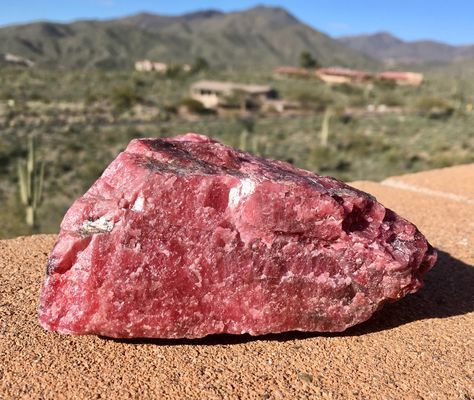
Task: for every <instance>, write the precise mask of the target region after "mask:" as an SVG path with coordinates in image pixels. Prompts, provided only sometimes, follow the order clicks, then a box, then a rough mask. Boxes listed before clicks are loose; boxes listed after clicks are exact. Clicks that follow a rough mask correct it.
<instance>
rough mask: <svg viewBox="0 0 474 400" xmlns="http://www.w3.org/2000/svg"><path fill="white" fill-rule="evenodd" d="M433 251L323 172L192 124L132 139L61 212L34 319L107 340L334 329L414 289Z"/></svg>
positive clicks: (412, 230) (413, 231)
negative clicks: (268, 156)
mask: <svg viewBox="0 0 474 400" xmlns="http://www.w3.org/2000/svg"><path fill="white" fill-rule="evenodd" d="M435 259H436V253H435V251H434V250H433V249H432V247H431V246H430V245H429V243H428V242H427V241H426V239H425V238H424V237H423V235H422V234H421V233H420V232H419V231H418V230H417V228H416V227H415V226H414V225H413V224H411V223H410V222H408V221H406V220H404V219H403V218H401V217H399V216H398V215H396V214H395V213H394V212H393V211H390V210H388V209H386V208H384V207H383V206H382V205H381V204H379V203H378V202H377V201H376V200H375V199H374V198H373V197H372V196H370V195H368V194H366V193H364V192H361V191H359V190H356V189H354V188H351V187H350V186H348V185H345V184H344V183H342V182H339V181H337V180H336V179H334V178H329V177H320V176H318V175H315V174H313V173H311V172H308V171H304V170H301V169H297V168H294V167H293V166H291V165H289V164H286V163H284V162H280V161H273V160H265V159H262V158H258V157H256V156H253V155H251V154H248V153H245V152H241V151H238V150H235V149H232V148H231V147H228V146H225V145H223V144H221V143H219V142H216V141H214V140H212V139H209V138H207V137H205V136H200V135H196V134H187V135H184V136H179V137H176V138H170V139H140V140H133V141H132V142H131V143H130V144H129V146H128V147H127V149H126V151H125V152H123V153H121V154H120V155H119V156H118V157H117V158H116V159H115V160H114V161H113V162H112V163H111V164H110V165H109V167H108V168H107V169H106V170H105V172H104V174H103V175H102V177H101V178H100V179H99V180H98V181H97V182H95V183H94V185H93V186H92V187H91V188H90V189H89V191H88V192H87V193H86V194H85V195H84V196H83V197H82V198H80V199H79V200H77V201H76V202H75V203H74V204H73V205H72V207H71V208H70V209H69V211H68V212H67V214H66V216H65V217H64V220H63V222H62V225H61V232H60V235H59V238H58V240H57V243H56V245H55V247H54V249H53V251H52V253H51V255H50V258H49V262H48V269H47V279H46V282H45V284H44V287H43V290H42V293H41V300H40V302H41V304H40V308H39V317H40V321H41V324H42V326H43V327H44V328H46V329H48V330H51V331H58V332H61V333H70V334H98V335H105V336H111V337H157V338H181V337H187V338H198V337H202V336H205V335H209V334H213V333H234V334H240V333H250V334H251V335H261V334H265V333H271V332H282V331H292V330H299V331H333V332H335V331H343V330H344V329H346V328H347V327H350V326H352V325H354V324H357V323H360V322H362V321H365V320H367V319H368V318H370V316H371V315H372V314H373V313H374V312H375V311H376V310H377V309H378V308H380V307H381V305H382V304H383V303H384V302H386V301H387V300H396V299H399V298H401V297H403V296H405V295H406V294H408V293H413V292H415V291H416V290H418V289H419V288H420V287H421V285H422V275H423V274H424V273H425V272H426V271H428V270H429V269H430V268H431V267H432V266H433V264H434V262H435Z"/></svg>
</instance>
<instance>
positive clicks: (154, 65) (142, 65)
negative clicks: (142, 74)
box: [135, 60, 168, 73]
mask: <svg viewBox="0 0 474 400" xmlns="http://www.w3.org/2000/svg"><path fill="white" fill-rule="evenodd" d="M135 69H136V70H137V71H146V72H150V71H156V72H162V73H165V72H166V71H167V70H168V64H165V63H162V62H156V61H151V60H138V61H136V62H135Z"/></svg>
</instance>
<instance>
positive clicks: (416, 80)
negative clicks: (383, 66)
mask: <svg viewBox="0 0 474 400" xmlns="http://www.w3.org/2000/svg"><path fill="white" fill-rule="evenodd" d="M378 77H379V78H380V79H383V80H388V81H394V82H395V83H396V84H397V85H401V86H420V85H421V84H422V82H423V74H419V73H417V72H402V71H385V72H382V73H380V74H379V75H378Z"/></svg>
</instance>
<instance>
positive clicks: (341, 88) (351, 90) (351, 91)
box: [332, 83, 364, 96]
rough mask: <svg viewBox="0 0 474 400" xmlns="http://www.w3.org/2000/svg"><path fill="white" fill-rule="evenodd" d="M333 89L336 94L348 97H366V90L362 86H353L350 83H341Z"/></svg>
mask: <svg viewBox="0 0 474 400" xmlns="http://www.w3.org/2000/svg"><path fill="white" fill-rule="evenodd" d="M332 89H333V90H334V91H336V92H340V93H344V94H346V95H349V96H352V95H359V96H362V95H364V89H363V88H361V87H360V86H356V85H352V84H350V83H340V84H338V85H334V86H332Z"/></svg>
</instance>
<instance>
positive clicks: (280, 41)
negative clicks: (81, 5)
mask: <svg viewBox="0 0 474 400" xmlns="http://www.w3.org/2000/svg"><path fill="white" fill-rule="evenodd" d="M71 49H74V51H71ZM303 51H308V52H310V53H311V54H313V56H314V57H316V58H317V59H318V61H319V62H320V63H322V64H323V65H333V64H338V65H344V66H347V67H356V68H357V67H359V68H364V67H369V68H370V67H372V68H376V67H377V66H378V65H379V63H378V62H377V61H375V60H373V59H371V58H369V57H367V56H364V55H361V54H360V53H358V52H356V51H353V50H351V49H348V48H347V47H345V46H344V45H342V44H341V43H339V42H337V41H336V40H334V39H333V38H331V37H329V36H327V35H325V34H324V33H322V32H319V31H318V30H316V29H314V28H312V27H310V26H309V25H307V24H304V23H302V22H300V21H299V20H298V19H296V18H295V17H294V16H293V15H291V14H290V13H289V12H288V11H286V10H285V9H283V8H281V7H271V6H263V5H259V6H256V7H254V8H251V9H247V10H239V11H234V12H229V13H223V12H221V11H218V10H214V9H206V10H199V11H195V12H191V13H187V14H183V15H175V16H172V15H159V14H153V13H150V12H140V13H137V14H135V15H131V16H127V17H124V18H119V19H112V20H106V21H98V20H95V21H76V22H73V23H70V24H59V23H54V22H53V23H51V24H50V25H48V26H47V27H45V26H42V25H40V24H38V23H31V24H25V25H19V26H16V27H4V28H1V29H0V52H2V53H7V52H9V53H13V54H18V55H19V56H22V57H26V58H30V59H32V60H34V61H35V62H36V64H37V65H38V66H42V65H48V66H60V67H64V68H68V67H71V68H80V67H102V68H118V67H125V68H130V67H132V66H133V64H134V62H135V61H136V60H138V59H150V60H157V61H162V62H167V63H191V62H192V61H193V60H194V59H195V58H196V57H204V58H206V59H207V60H208V61H209V63H210V64H211V65H215V66H225V65H235V66H252V67H253V66H259V67H261V68H273V67H275V66H278V65H296V64H297V63H298V61H299V56H300V54H301V53H302V52H303Z"/></svg>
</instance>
